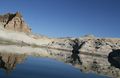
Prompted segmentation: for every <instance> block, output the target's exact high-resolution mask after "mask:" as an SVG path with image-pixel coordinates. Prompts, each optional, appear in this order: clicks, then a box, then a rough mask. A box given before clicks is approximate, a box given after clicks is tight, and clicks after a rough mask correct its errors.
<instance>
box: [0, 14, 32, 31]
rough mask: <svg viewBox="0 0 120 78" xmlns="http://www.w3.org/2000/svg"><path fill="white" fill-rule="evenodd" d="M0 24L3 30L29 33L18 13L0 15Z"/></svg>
mask: <svg viewBox="0 0 120 78" xmlns="http://www.w3.org/2000/svg"><path fill="white" fill-rule="evenodd" d="M0 23H2V25H3V26H4V28H5V29H8V30H14V31H19V32H25V33H30V32H31V29H30V28H29V26H28V25H27V24H26V23H25V22H24V20H23V18H22V15H21V14H20V13H19V12H16V13H15V14H11V13H7V14H5V15H0Z"/></svg>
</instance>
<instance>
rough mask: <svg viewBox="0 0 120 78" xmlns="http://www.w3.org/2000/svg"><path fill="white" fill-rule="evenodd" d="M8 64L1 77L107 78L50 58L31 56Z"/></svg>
mask: <svg viewBox="0 0 120 78" xmlns="http://www.w3.org/2000/svg"><path fill="white" fill-rule="evenodd" d="M7 61H8V60H7ZM19 61H20V60H19ZM8 63H9V62H8ZM11 65H13V67H12V68H10V66H11ZM8 66H9V68H5V67H3V68H2V67H1V68H0V78H107V77H104V76H99V75H96V74H92V73H88V74H85V73H82V72H80V70H79V69H76V68H74V67H73V66H71V65H68V64H64V63H62V62H58V61H56V60H53V59H49V58H40V57H30V56H29V57H27V58H25V59H24V60H23V61H22V62H20V63H19V64H16V61H14V64H10V63H9V64H8Z"/></svg>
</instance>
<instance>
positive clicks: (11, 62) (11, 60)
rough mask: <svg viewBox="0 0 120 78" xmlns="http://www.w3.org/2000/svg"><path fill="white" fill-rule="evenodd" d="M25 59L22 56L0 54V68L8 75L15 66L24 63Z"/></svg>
mask: <svg viewBox="0 0 120 78" xmlns="http://www.w3.org/2000/svg"><path fill="white" fill-rule="evenodd" d="M25 57H26V56H25V55H24V54H12V53H0V68H2V69H4V70H5V71H6V73H7V74H9V73H10V72H11V71H12V70H13V69H15V67H16V65H17V64H20V63H22V62H23V61H24V59H25Z"/></svg>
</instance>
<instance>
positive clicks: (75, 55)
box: [71, 40, 84, 65]
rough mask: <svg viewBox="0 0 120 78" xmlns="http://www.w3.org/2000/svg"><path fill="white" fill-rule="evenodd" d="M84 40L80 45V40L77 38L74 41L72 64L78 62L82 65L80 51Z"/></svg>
mask: <svg viewBox="0 0 120 78" xmlns="http://www.w3.org/2000/svg"><path fill="white" fill-rule="evenodd" d="M83 44H84V42H83V43H82V44H80V45H79V41H78V40H75V41H74V45H73V50H72V55H71V59H72V60H71V63H72V64H76V63H77V62H78V64H81V65H82V61H81V59H80V56H79V54H80V51H79V49H80V48H81V47H82V46H83Z"/></svg>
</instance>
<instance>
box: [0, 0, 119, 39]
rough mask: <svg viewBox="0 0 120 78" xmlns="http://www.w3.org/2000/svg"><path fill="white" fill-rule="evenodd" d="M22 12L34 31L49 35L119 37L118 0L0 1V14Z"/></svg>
mask: <svg viewBox="0 0 120 78" xmlns="http://www.w3.org/2000/svg"><path fill="white" fill-rule="evenodd" d="M16 11H19V12H21V13H22V15H23V17H24V19H25V21H26V22H27V23H28V25H29V26H30V27H31V28H32V31H33V32H34V33H39V34H43V35H47V36H49V37H80V36H83V35H86V34H93V35H95V36H98V37H119V38H120V0H1V1H0V14H4V13H7V12H12V13H14V12H16Z"/></svg>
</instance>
